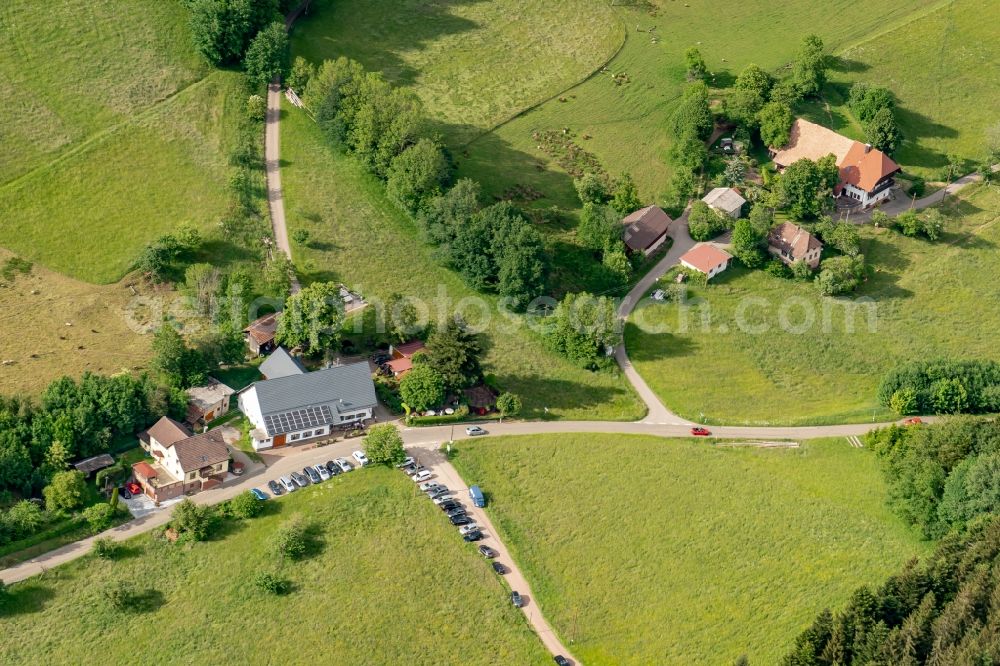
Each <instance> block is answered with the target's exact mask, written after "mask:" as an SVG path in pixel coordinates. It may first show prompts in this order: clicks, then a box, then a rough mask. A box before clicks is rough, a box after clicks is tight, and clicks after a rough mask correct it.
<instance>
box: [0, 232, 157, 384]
mask: <svg viewBox="0 0 1000 666" xmlns="http://www.w3.org/2000/svg"><path fill="white" fill-rule="evenodd" d="M10 256H11V255H10V254H9V253H8V252H5V251H3V250H0V263H2V262H6V261H7V260H8V259H9V258H10ZM131 298H132V294H131V292H130V291H129V290H128V289H126V288H124V287H122V286H121V285H107V286H95V285H91V284H85V283H83V282H79V281H77V280H74V279H72V278H68V277H66V276H64V275H60V274H59V273H55V272H53V271H50V270H47V269H45V268H44V267H42V266H39V265H37V264H36V265H34V266H32V267H31V272H30V273H28V274H20V273H18V274H15V275H13V276H12V278H11V279H9V280H7V279H0V360H2V361H3V362H4V363H3V364H0V387H2V389H0V393H3V394H5V395H9V394H14V393H27V394H34V393H38V392H39V391H40V390H41V389H43V388H45V386H47V385H48V384H49V382H51V381H52V380H54V379H56V378H58V377H61V376H63V375H69V376H71V377H78V376H79V375H80V374H82V373H83V372H84V371H86V370H89V371H91V372H99V373H103V374H114V373H116V372H120V371H122V370H133V369H136V368H139V367H142V366H144V365H145V363H146V360H147V359H148V358H149V356H150V344H151V342H152V340H151V338H152V336H141V335H137V334H136V333H135V332H133V331H132V329H131V328H129V325H128V320H127V319H126V318H125V316H124V312H123V310H124V308H125V307H126V306H127V304H128V302H129V300H130V299H131ZM7 361H12V363H9V364H8V363H7Z"/></svg>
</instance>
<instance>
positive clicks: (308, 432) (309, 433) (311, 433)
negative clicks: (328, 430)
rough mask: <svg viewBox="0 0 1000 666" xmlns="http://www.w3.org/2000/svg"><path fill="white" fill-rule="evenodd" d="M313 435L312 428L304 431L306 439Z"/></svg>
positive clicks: (303, 434) (303, 436)
mask: <svg viewBox="0 0 1000 666" xmlns="http://www.w3.org/2000/svg"><path fill="white" fill-rule="evenodd" d="M312 435H313V431H312V430H306V431H305V432H304V433H302V439H306V438H308V437H312Z"/></svg>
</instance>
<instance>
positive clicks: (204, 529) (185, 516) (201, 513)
mask: <svg viewBox="0 0 1000 666" xmlns="http://www.w3.org/2000/svg"><path fill="white" fill-rule="evenodd" d="M171 518H172V520H171V521H170V525H171V526H172V527H173V528H174V529H175V530H177V531H178V532H180V533H181V534H186V535H188V537H189V538H190V539H193V540H194V541H204V540H205V539H207V538H208V534H209V532H210V531H211V528H212V523H213V522H214V519H215V515H214V512H213V511H212V507H209V506H204V505H201V504H195V503H194V502H192V501H191V500H190V499H188V498H184V500H182V501H181V502H180V503H179V504H177V506H175V507H174V512H173V514H172V516H171Z"/></svg>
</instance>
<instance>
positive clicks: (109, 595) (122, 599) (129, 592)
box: [101, 579, 136, 611]
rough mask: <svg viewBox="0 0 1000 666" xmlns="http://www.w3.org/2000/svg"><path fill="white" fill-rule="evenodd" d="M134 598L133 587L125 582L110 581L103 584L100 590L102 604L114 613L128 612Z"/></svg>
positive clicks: (134, 591) (119, 580) (118, 580)
mask: <svg viewBox="0 0 1000 666" xmlns="http://www.w3.org/2000/svg"><path fill="white" fill-rule="evenodd" d="M135 596H136V590H135V586H134V585H132V583H130V582H128V581H126V580H121V579H115V580H111V581H109V582H107V583H105V585H104V587H103V588H102V589H101V597H102V598H103V599H104V602H105V603H106V604H107V605H108V606H109V607H110V608H111V609H112V610H116V611H125V610H128V609H129V607H130V606H131V604H132V600H133V599H134V598H135Z"/></svg>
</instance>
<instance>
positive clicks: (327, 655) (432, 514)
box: [0, 468, 551, 665]
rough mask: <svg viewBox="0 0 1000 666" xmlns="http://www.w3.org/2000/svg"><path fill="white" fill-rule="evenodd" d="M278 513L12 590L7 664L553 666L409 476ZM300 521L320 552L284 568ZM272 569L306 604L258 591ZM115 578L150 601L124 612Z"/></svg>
mask: <svg viewBox="0 0 1000 666" xmlns="http://www.w3.org/2000/svg"><path fill="white" fill-rule="evenodd" d="M267 508H268V511H267V512H266V513H265V514H264V515H263V516H261V517H258V518H255V519H253V520H250V521H247V522H244V523H230V524H227V525H225V526H224V527H223V529H222V531H221V533H220V534H219V535H217V536H216V537H214V538H212V539H211V540H209V541H207V542H202V543H194V544H191V545H187V546H184V545H180V544H177V545H173V544H170V543H168V542H166V541H165V540H161V539H157V538H154V537H153V536H149V535H146V536H142V537H137V538H135V539H132V540H130V541H128V542H126V546H125V552H124V553H123V554H122V555H121V556H120V557H119V558H118V559H117V560H116V561H113V562H107V561H102V560H99V559H96V558H94V557H93V556H90V557H85V558H83V559H80V560H76V561H75V562H72V563H70V564H68V565H66V566H62V567H58V568H56V569H53V570H51V571H47V572H46V573H44V574H42V575H41V576H38V577H35V578H32V579H29V580H28V581H25V582H23V583H19V584H17V585H14V586H12V587H11V589H10V602H9V604H8V605H7V606H6V607H5V610H4V611H3V613H2V615H0V626H2V627H3V629H4V663H6V664H38V663H45V662H56V663H93V662H94V661H101V662H111V661H116V662H122V661H128V660H129V659H132V658H134V657H135V655H137V654H143V655H156V660H157V661H159V662H164V663H170V662H188V661H193V662H197V663H252V664H261V663H275V662H288V661H291V662H295V663H299V662H302V661H307V660H310V661H316V660H319V661H321V662H324V663H336V664H345V665H347V664H359V665H360V664H372V663H379V664H386V663H459V662H462V663H493V662H496V661H499V662H502V663H511V664H545V663H549V661H550V659H551V658H550V657H548V656H547V655H546V654H545V652H544V650H543V649H542V647H541V643H540V642H539V640H538V638H537V637H536V636H535V635H534V634H533V633H532V631H531V628H530V627H529V626H528V624H527V621H526V620H525V618H524V616H523V615H522V614H521V613H520V612H519V611H517V610H516V609H515V608H513V607H512V606H511V604H510V601H509V599H508V598H507V592H506V589H505V588H504V586H503V583H502V582H501V581H500V580H499V579H498V576H496V574H494V573H493V571H492V570H491V569H490V567H489V563H488V562H487V561H486V560H484V559H483V558H482V557H480V556H479V555H478V554H477V553H476V552H475V549H474V547H473V546H471V545H469V544H465V543H463V542H462V540H461V538H459V536H458V534H457V533H456V530H455V529H454V528H453V527H451V526H450V525H448V523H447V521H445V520H443V519H442V516H441V515H440V511H437V510H436V508H435V507H434V506H433V505H431V504H430V503H429V502H427V500H426V499H425V498H423V497H421V496H419V493H418V492H417V491H416V490H415V489H414V487H413V483H411V482H410V481H409V480H408V479H407V478H406V477H405V476H404V475H403V474H401V473H399V472H397V471H395V470H387V469H385V468H372V469H367V470H364V471H360V472H353V473H351V474H349V475H347V476H346V477H345V476H341V477H337V478H336V479H335V480H331V481H327V482H325V483H324V484H323V485H321V486H312V487H310V488H308V489H305V490H300V491H298V492H296V493H295V494H293V495H290V496H288V497H285V498H282V499H279V500H277V501H275V500H272V501H270V502H269V503H268V506H267ZM296 513H298V514H302V515H304V516H305V517H306V518H307V519H308V520H309V521H310V523H311V525H312V526H313V530H314V534H315V536H314V539H313V543H314V545H313V546H312V547H311V548H310V552H309V554H308V555H307V557H305V558H304V559H302V560H300V561H296V562H285V563H282V562H281V561H280V560H278V559H276V558H275V556H274V555H272V554H270V553H269V551H268V540H269V538H270V536H271V534H272V533H273V532H274V531H275V530H276V528H277V527H278V526H279V525H280V524H281V523H282V522H283V521H284V520H286V519H288V518H289V516H291V515H293V514H296ZM258 571H277V572H278V576H279V577H281V578H283V579H285V580H287V581H289V582H290V583H291V585H292V588H293V589H292V591H291V592H290V593H289V594H287V595H284V596H276V595H270V594H267V593H265V592H262V591H260V590H258V589H257V588H256V587H255V586H254V585H253V584H252V583H251V580H250V579H251V577H252V576H253V575H254V574H256V573H257V572H258ZM442 572H447V575H443V573H442ZM112 579H123V580H127V581H130V582H132V583H133V584H134V585H135V587H136V588H137V589H138V590H139V591H140V593H141V602H142V603H140V602H139V600H136V602H135V604H134V607H131V608H128V609H127V610H125V611H122V612H118V611H115V610H113V609H112V608H110V607H109V606H108V605H107V603H106V602H105V601H104V600H103V599H102V597H101V592H100V590H101V587H102V586H103V585H104V584H106V582H107V581H109V580H112ZM82 636H99V637H100V640H99V643H98V642H95V641H92V640H81V637H82ZM262 637H266V640H262ZM307 653H308V654H311V655H312V657H311V658H310V659H305V655H306V654H307ZM317 655H318V656H317Z"/></svg>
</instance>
